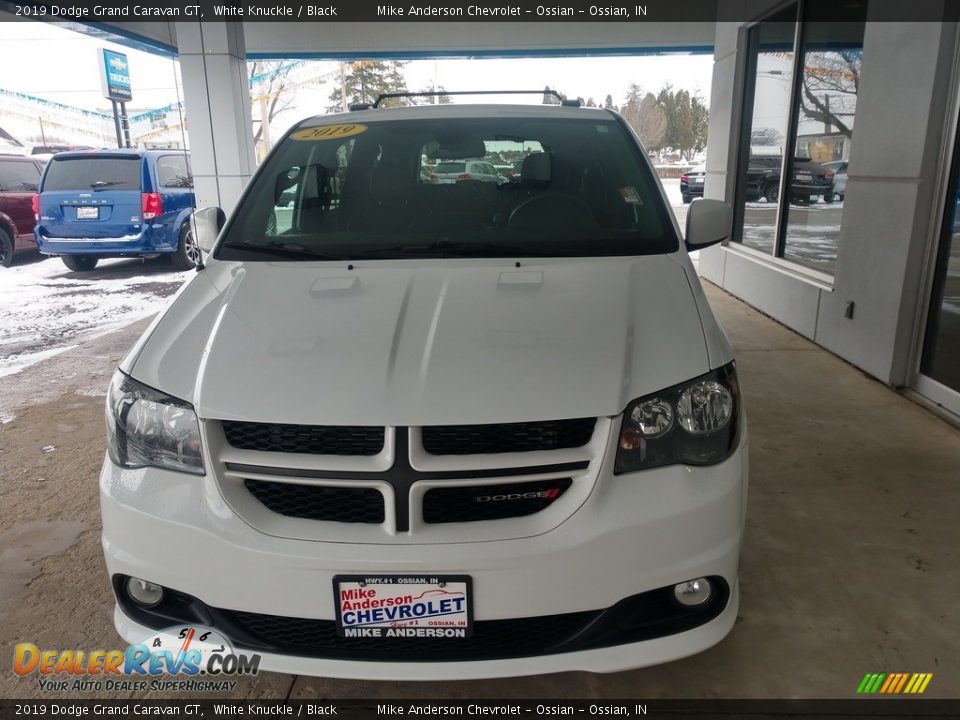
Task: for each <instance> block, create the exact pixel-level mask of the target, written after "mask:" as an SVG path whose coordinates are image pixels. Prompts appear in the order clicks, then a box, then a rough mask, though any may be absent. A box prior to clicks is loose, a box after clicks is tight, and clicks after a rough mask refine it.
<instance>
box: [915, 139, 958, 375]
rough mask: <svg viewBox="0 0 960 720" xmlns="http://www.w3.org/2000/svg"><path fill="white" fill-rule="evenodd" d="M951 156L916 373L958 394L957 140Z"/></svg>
mask: <svg viewBox="0 0 960 720" xmlns="http://www.w3.org/2000/svg"><path fill="white" fill-rule="evenodd" d="M953 152H954V156H953V167H952V169H951V172H950V183H949V185H948V186H947V198H948V200H947V204H946V208H945V212H944V217H943V226H942V229H941V233H940V245H939V252H938V255H937V264H936V270H935V272H934V280H933V292H932V295H931V298H930V314H929V315H928V317H927V331H926V334H925V336H924V344H923V355H922V359H921V362H920V372H921V373H922V374H924V375H926V376H927V377H929V378H932V379H934V380H936V381H937V382H938V383H940V384H942V385H946V386H947V387H948V388H951V389H952V390H955V391H957V392H958V393H960V137H958V138H957V139H956V140H955V141H954V151H953Z"/></svg>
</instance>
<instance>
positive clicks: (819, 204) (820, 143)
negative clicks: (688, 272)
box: [734, 0, 867, 274]
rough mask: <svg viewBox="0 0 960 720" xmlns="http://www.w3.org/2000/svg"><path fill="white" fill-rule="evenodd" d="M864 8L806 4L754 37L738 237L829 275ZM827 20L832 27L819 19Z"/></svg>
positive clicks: (751, 33) (853, 2)
mask: <svg viewBox="0 0 960 720" xmlns="http://www.w3.org/2000/svg"><path fill="white" fill-rule="evenodd" d="M866 8H867V0H848V2H846V3H845V4H844V5H843V8H842V10H838V9H837V8H836V7H835V3H833V0H801V2H800V3H795V4H791V5H789V6H787V7H786V8H785V9H783V10H782V11H780V12H778V13H776V14H775V15H772V16H771V17H770V18H768V19H767V20H765V21H763V22H760V23H757V24H756V25H754V26H753V27H751V28H750V29H749V30H748V34H747V48H748V53H749V55H748V61H747V73H748V75H747V77H748V83H747V86H746V88H745V93H744V99H745V105H744V111H745V112H744V118H745V120H744V123H745V124H747V123H748V126H747V127H746V128H744V132H743V134H742V135H741V143H742V145H741V150H740V158H739V168H740V171H739V176H738V183H737V197H736V207H735V211H736V226H735V227H736V228H737V229H738V231H737V232H735V234H734V240H735V241H739V242H740V243H742V244H743V245H746V246H748V247H752V248H754V249H756V250H759V251H761V252H764V253H768V254H770V255H773V256H776V257H780V258H784V259H786V260H790V261H791V262H794V263H798V264H800V265H804V266H806V267H808V268H811V269H814V270H817V271H820V272H823V273H826V274H833V272H834V270H835V267H836V260H837V248H838V245H839V241H840V227H841V225H842V221H843V203H844V200H845V197H846V182H847V160H848V158H849V156H850V149H851V145H852V141H853V122H854V115H855V113H856V108H857V92H858V90H859V86H860V67H861V65H862V62H863V35H864V29H865V20H866ZM825 13H829V14H830V17H831V20H830V21H829V22H824V21H819V20H818V19H817V17H818V15H819V16H821V17H823V16H824V14H825ZM838 13H841V16H839V17H838ZM798 17H800V18H802V22H801V24H800V25H799V27H798V24H797V18H798ZM798 38H799V42H800V43H801V45H800V47H801V51H800V53H799V57H798V53H797V42H798ZM798 60H799V62H798ZM797 73H800V75H799V77H797ZM791 147H792V148H793V150H792V152H788V151H787V148H791ZM784 167H786V171H785V172H784Z"/></svg>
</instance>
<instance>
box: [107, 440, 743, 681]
mask: <svg viewBox="0 0 960 720" xmlns="http://www.w3.org/2000/svg"><path fill="white" fill-rule="evenodd" d="M746 456H747V454H746V431H745V429H744V431H743V433H742V438H741V445H740V447H739V448H738V450H737V451H736V452H735V453H734V454H733V455H732V456H731V457H730V458H729V459H728V460H726V461H724V462H723V463H720V464H719V465H715V466H712V467H705V468H698V467H687V466H680V465H677V466H670V467H663V468H657V469H654V470H648V471H644V472H641V473H636V474H632V475H624V476H613V475H612V474H611V473H610V470H609V468H606V467H604V468H603V469H601V471H600V476H599V478H598V480H597V483H596V485H595V487H594V488H593V491H592V492H591V494H590V496H589V497H588V498H587V500H586V501H585V502H584V504H583V505H582V506H581V507H580V508H579V510H577V511H576V512H575V513H574V514H573V515H572V516H570V517H569V518H568V519H567V520H565V521H564V522H562V523H561V524H560V525H559V526H557V527H555V528H553V529H552V530H550V531H548V532H544V533H541V534H539V535H534V536H532V537H526V538H519V539H511V540H494V541H483V542H458V543H437V544H403V543H402V541H398V542H397V543H350V544H345V543H335V542H322V541H309V540H299V539H289V538H284V537H277V536H271V535H266V534H264V533H262V532H259V531H257V530H255V529H254V528H252V527H251V526H250V525H248V524H247V523H246V522H245V521H244V520H242V519H241V518H240V517H239V516H238V515H236V514H235V513H234V512H233V510H232V509H231V508H230V506H229V505H228V504H227V503H226V502H225V501H224V499H223V497H222V495H221V493H220V491H219V488H218V485H217V482H216V481H215V479H214V478H212V477H211V476H209V475H208V476H206V477H194V476H188V475H182V474H178V473H172V472H167V471H163V470H158V469H153V468H147V469H138V470H127V469H121V468H118V467H116V466H115V465H113V464H112V463H111V462H110V461H109V459H108V460H106V462H105V463H104V467H103V471H102V473H101V477H100V490H101V506H102V515H103V548H104V554H105V557H106V562H107V568H108V571H109V573H110V575H111V577H115V576H117V575H129V576H134V577H140V578H143V579H146V580H149V581H151V582H155V583H158V584H160V585H163V586H165V587H167V588H172V589H175V590H177V591H181V592H182V593H186V594H188V595H190V596H192V597H193V598H196V599H197V600H198V601H199V603H201V604H203V605H205V606H209V607H210V608H215V609H223V610H224V611H226V612H229V613H230V614H231V615H232V616H236V615H238V614H258V615H268V616H274V617H279V618H280V619H281V620H283V619H290V621H291V622H299V623H304V622H306V623H311V622H314V621H317V622H319V623H320V624H324V623H327V624H328V623H329V622H330V621H332V620H333V619H334V617H335V603H334V597H333V592H332V581H333V576H334V575H338V574H423V573H435V574H467V575H470V576H471V577H472V579H473V598H472V603H473V617H474V621H475V622H476V623H477V624H478V625H479V624H480V623H484V622H491V627H492V625H493V624H494V621H505V622H506V621H515V622H518V623H520V625H519V627H523V624H522V622H520V621H518V620H517V619H524V618H525V619H534V618H539V619H542V618H544V616H560V615H566V614H571V613H588V612H596V611H599V610H602V609H605V608H612V607H613V606H616V605H617V604H618V603H621V602H622V601H624V600H625V599H627V598H631V597H632V596H635V595H638V594H643V593H649V592H650V591H654V590H657V589H661V588H669V587H672V586H673V585H674V584H676V583H679V582H683V581H685V580H688V579H691V578H697V577H708V576H712V577H715V578H718V579H720V580H721V581H722V583H723V585H725V586H726V588H727V589H728V594H727V595H726V596H725V598H724V599H725V602H724V603H723V605H722V607H717V608H716V609H715V610H716V612H714V613H711V615H710V618H709V619H706V620H705V621H704V622H703V623H702V624H699V625H698V626H696V627H692V628H689V629H682V630H681V631H679V632H675V633H672V634H667V635H663V636H660V637H655V638H653V639H644V640H641V641H638V642H631V641H630V640H631V636H630V635H629V634H625V635H624V636H623V640H624V642H623V643H622V644H615V643H614V644H609V645H607V646H604V647H596V648H592V649H584V650H574V651H564V650H563V649H562V648H563V644H560V645H557V646H556V649H551V648H550V647H549V646H548V647H546V648H543V647H541V648H539V649H537V650H535V651H534V650H532V648H533V645H532V644H531V645H530V648H531V650H530V651H527V650H526V648H525V647H524V648H521V649H520V650H517V648H516V647H512V648H511V649H510V651H509V652H504V653H503V656H502V657H488V658H487V659H483V660H472V659H463V658H462V657H461V658H458V659H456V660H454V661H449V660H448V661H443V659H442V658H441V657H440V656H439V655H438V660H437V661H431V660H430V656H429V652H427V653H426V654H424V655H421V656H418V657H417V658H416V659H405V660H404V661H394V660H391V659H389V658H388V659H383V656H382V655H380V656H378V654H377V653H376V652H371V653H370V654H369V656H366V657H364V656H363V655H362V654H361V655H359V656H356V657H364V659H345V656H344V654H343V653H340V654H339V655H338V656H337V657H318V656H317V655H318V654H320V655H322V654H323V653H322V652H312V653H306V652H304V653H300V654H296V653H287V652H275V651H274V650H273V649H271V648H270V647H269V645H270V644H269V643H266V644H261V645H260V646H258V644H257V642H250V641H248V639H246V640H245V639H244V638H240V639H239V640H238V638H232V639H233V640H234V641H235V645H236V646H237V647H238V649H239V648H248V649H250V650H251V651H253V652H257V653H259V654H260V655H261V657H262V661H261V668H263V669H268V670H276V671H281V672H290V673H299V674H313V675H322V676H329V677H347V678H377V679H391V680H412V679H417V680H429V679H453V678H482V677H501V676H512V675H528V674H531V673H544V672H560V671H567V670H585V671H593V672H613V671H619V670H624V669H628V668H635V667H642V666H646V665H653V664H658V663H662V662H667V661H670V660H674V659H677V658H680V657H684V656H687V655H691V654H694V653H697V652H700V651H702V650H705V649H706V648H708V647H710V646H712V645H714V644H715V643H717V642H719V641H720V640H721V639H722V638H723V637H724V636H725V635H726V634H727V633H728V632H729V630H730V629H731V627H732V626H733V623H734V620H735V618H736V613H737V607H738V602H739V588H738V586H737V565H738V558H739V551H740V540H741V534H742V528H743V518H744V510H745V503H746V487H747V468H746V464H745V458H746ZM605 465H606V463H605ZM126 602H128V601H126ZM130 615H137V613H135V612H132V613H130V614H129V615H128V614H127V613H125V612H124V611H123V610H122V609H121V608H120V607H119V606H118V607H117V609H116V611H115V623H116V626H117V630H118V631H119V632H120V634H121V635H122V636H123V638H124V639H125V640H127V641H128V642H139V641H141V640H143V639H144V638H145V637H147V636H148V635H150V634H151V632H152V631H153V630H156V629H157V624H158V623H156V622H151V623H148V622H147V621H145V619H144V617H142V616H138V619H134V618H133V617H131V616H130ZM217 617H218V615H217V613H213V616H212V617H211V616H210V615H207V617H206V618H204V619H205V620H206V621H207V622H210V621H212V622H213V624H214V627H216V618H217ZM220 617H223V616H222V615H221V616H220ZM173 624H176V623H174V622H170V623H167V624H166V626H169V625H173ZM227 625H229V623H227ZM219 629H221V630H223V631H226V627H221V628H219ZM225 634H227V635H228V636H229V632H226V633H225ZM633 637H636V636H635V635H634V636H633ZM261 639H262V636H261ZM517 643H518V644H520V645H523V643H524V640H523V639H522V637H521V635H518V636H517ZM567 647H572V646H571V645H569V644H568V645H567ZM518 653H519V655H518ZM333 654H334V655H336V653H333Z"/></svg>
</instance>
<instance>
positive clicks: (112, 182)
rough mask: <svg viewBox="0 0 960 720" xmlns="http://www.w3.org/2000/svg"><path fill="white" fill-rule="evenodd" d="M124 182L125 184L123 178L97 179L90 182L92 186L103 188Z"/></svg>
mask: <svg viewBox="0 0 960 720" xmlns="http://www.w3.org/2000/svg"><path fill="white" fill-rule="evenodd" d="M122 184H123V181H122V180H97V181H96V182H92V183H90V187H92V188H102V187H110V186H111V185H122Z"/></svg>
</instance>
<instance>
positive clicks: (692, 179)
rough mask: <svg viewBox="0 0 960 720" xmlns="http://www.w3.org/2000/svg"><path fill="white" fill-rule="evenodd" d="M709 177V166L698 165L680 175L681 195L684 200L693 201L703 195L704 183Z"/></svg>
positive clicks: (685, 201) (687, 202)
mask: <svg viewBox="0 0 960 720" xmlns="http://www.w3.org/2000/svg"><path fill="white" fill-rule="evenodd" d="M706 179H707V166H706V165H696V166H694V167H692V168H690V169H689V170H688V171H687V172H685V173H684V174H683V175H681V176H680V195H681V197H683V202H684V203H686V204H689V203H691V202H692V201H693V200H694V199H695V198H700V197H703V184H704V182H705V181H706Z"/></svg>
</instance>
